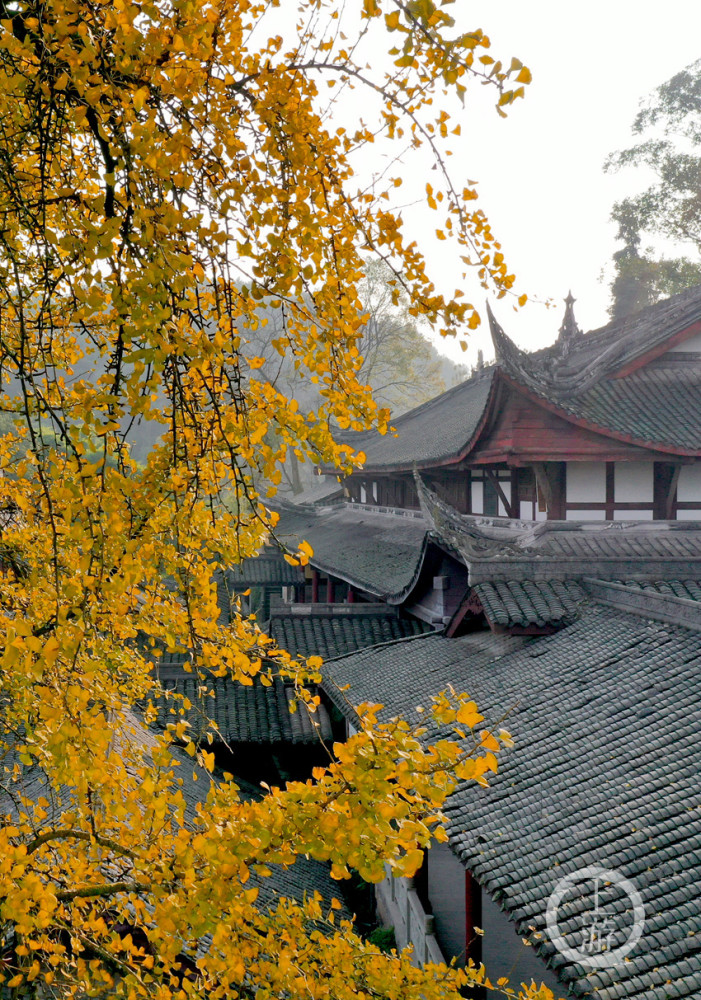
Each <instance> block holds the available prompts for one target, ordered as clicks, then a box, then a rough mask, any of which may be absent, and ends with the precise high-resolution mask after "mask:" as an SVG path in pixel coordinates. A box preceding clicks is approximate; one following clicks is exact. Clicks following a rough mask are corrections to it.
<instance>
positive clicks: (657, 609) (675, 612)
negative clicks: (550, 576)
mask: <svg viewBox="0 0 701 1000" xmlns="http://www.w3.org/2000/svg"><path fill="white" fill-rule="evenodd" d="M582 582H583V584H584V588H585V590H586V591H587V593H588V594H589V595H590V596H591V597H593V598H594V600H595V601H596V602H597V603H598V604H605V605H608V606H610V607H613V608H616V609H617V610H619V611H626V612H628V613H629V614H635V615H640V616H642V617H643V618H648V619H650V618H654V619H655V620H657V621H663V622H669V623H670V624H672V625H681V626H683V627H684V628H688V629H693V630H694V631H695V632H701V603H699V602H698V601H692V600H689V599H688V598H685V597H677V596H675V595H673V594H663V593H657V592H655V591H653V590H651V589H644V588H642V587H639V586H638V587H636V586H634V585H633V586H631V585H630V583H619V582H617V581H615V580H597V579H594V578H591V577H585V578H584V580H583V581H582Z"/></svg>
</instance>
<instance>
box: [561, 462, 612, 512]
mask: <svg viewBox="0 0 701 1000" xmlns="http://www.w3.org/2000/svg"><path fill="white" fill-rule="evenodd" d="M605 499H606V463H605V462H568V463H567V502H568V503H603V502H604V500H605Z"/></svg>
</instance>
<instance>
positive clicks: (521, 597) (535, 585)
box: [473, 580, 585, 628]
mask: <svg viewBox="0 0 701 1000" xmlns="http://www.w3.org/2000/svg"><path fill="white" fill-rule="evenodd" d="M473 590H474V593H475V594H476V595H477V597H479V599H480V603H481V604H482V607H483V608H484V613H485V615H486V617H487V619H488V621H489V622H490V623H492V624H494V625H501V626H503V627H505V628H511V627H514V626H520V627H522V628H527V627H529V626H536V627H538V628H544V627H547V626H550V627H554V628H562V627H563V626H565V625H568V624H570V623H571V622H573V621H574V620H575V618H576V617H577V613H578V608H579V605H580V604H581V603H582V602H583V601H584V599H585V595H584V591H583V590H582V588H581V587H580V586H579V584H578V583H577V582H576V581H575V580H565V581H562V580H508V581H507V580H497V581H495V582H493V583H490V582H484V583H478V584H476V585H475V587H474V588H473Z"/></svg>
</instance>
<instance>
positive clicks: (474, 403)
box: [345, 368, 496, 472]
mask: <svg viewBox="0 0 701 1000" xmlns="http://www.w3.org/2000/svg"><path fill="white" fill-rule="evenodd" d="M495 370H496V369H494V368H486V369H484V370H483V371H481V372H479V373H478V374H477V375H474V376H473V377H472V378H470V379H468V380H467V381H466V382H461V383H460V384H459V385H456V386H454V387H453V388H452V389H448V391H447V392H444V393H441V395H440V396H436V397H435V398H434V399H431V400H429V401H428V402H427V403H422V405H421V406H417V407H416V408H415V409H413V410H409V412H408V413H403V414H402V415H401V416H400V417H397V418H396V419H395V420H394V422H393V426H394V428H395V430H396V436H395V435H394V434H392V433H388V434H386V435H384V436H382V435H380V434H378V433H377V432H376V431H363V432H361V433H357V434H353V435H346V437H345V440H346V441H347V442H348V443H349V444H351V445H352V446H353V447H354V448H355V449H356V450H358V451H363V452H365V456H366V460H365V464H364V471H365V472H371V471H372V470H373V469H377V470H380V469H382V471H383V472H390V471H392V470H394V469H397V470H399V469H409V470H411V469H412V468H413V467H414V465H416V466H418V467H419V468H420V467H421V466H422V465H423V464H431V465H433V464H439V463H441V462H446V463H447V462H449V461H450V460H451V459H452V460H455V459H457V457H458V456H459V455H460V454H461V453H462V452H463V451H464V450H465V447H466V445H467V444H468V442H469V441H470V440H471V439H472V437H473V435H474V434H475V432H476V431H477V429H478V427H479V425H480V422H481V420H482V417H483V416H484V413H485V409H486V406H487V400H488V399H489V393H490V390H491V387H492V380H493V377H494V372H495Z"/></svg>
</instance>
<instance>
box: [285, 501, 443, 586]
mask: <svg viewBox="0 0 701 1000" xmlns="http://www.w3.org/2000/svg"><path fill="white" fill-rule="evenodd" d="M278 512H279V514H280V520H279V522H278V524H277V527H276V529H275V534H276V537H277V538H278V539H279V540H280V541H281V542H283V543H284V544H285V545H287V546H288V548H292V549H296V548H297V546H298V545H299V543H300V542H301V541H307V542H309V544H310V545H311V547H312V549H313V550H314V554H313V556H312V557H311V559H310V562H311V564H312V566H315V567H316V568H317V569H320V570H322V571H323V572H325V573H329V574H330V575H331V576H335V577H337V578H338V579H339V580H345V581H346V582H347V583H350V584H352V585H353V586H355V587H357V588H358V589H359V590H364V591H366V592H368V593H370V594H372V595H374V596H375V597H379V598H381V599H382V600H384V601H387V602H389V603H390V604H396V603H399V602H400V601H401V600H402V599H403V597H405V596H406V595H407V594H408V593H409V592H410V590H411V588H412V587H413V586H414V584H415V582H416V580H417V578H418V574H419V571H420V569H421V566H422V564H423V558H424V554H425V547H426V534H427V531H428V525H427V524H426V522H425V521H424V519H423V518H422V517H421V515H419V514H415V513H414V512H409V511H391V510H388V509H385V510H380V509H378V508H371V507H365V506H363V505H362V504H349V503H343V504H335V505H334V506H332V507H319V508H310V507H306V508H303V507H294V506H292V505H291V504H284V505H280V507H279V508H278Z"/></svg>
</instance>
